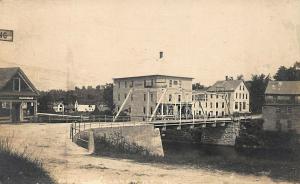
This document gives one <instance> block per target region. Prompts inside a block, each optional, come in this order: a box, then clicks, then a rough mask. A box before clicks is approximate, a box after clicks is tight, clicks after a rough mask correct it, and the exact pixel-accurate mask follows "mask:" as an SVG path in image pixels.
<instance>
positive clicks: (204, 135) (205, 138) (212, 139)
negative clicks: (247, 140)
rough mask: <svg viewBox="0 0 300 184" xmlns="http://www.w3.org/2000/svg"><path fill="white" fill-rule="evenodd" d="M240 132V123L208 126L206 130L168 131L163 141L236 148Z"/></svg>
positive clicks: (183, 129) (185, 129) (184, 128)
mask: <svg viewBox="0 0 300 184" xmlns="http://www.w3.org/2000/svg"><path fill="white" fill-rule="evenodd" d="M239 132H240V123H239V122H231V123H226V124H223V125H222V126H221V125H220V124H217V125H216V126H215V127H214V126H211V125H207V126H206V127H204V128H200V127H199V128H192V129H191V128H186V127H183V128H182V129H181V130H176V129H168V128H167V130H166V131H165V132H163V134H164V135H165V136H164V137H162V139H163V141H174V142H190V143H202V144H213V145H225V146H234V145H235V141H236V138H237V136H238V135H239Z"/></svg>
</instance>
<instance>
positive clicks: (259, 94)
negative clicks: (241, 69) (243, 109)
mask: <svg viewBox="0 0 300 184" xmlns="http://www.w3.org/2000/svg"><path fill="white" fill-rule="evenodd" d="M269 81H270V76H269V75H267V76H266V75H264V74H260V75H252V78H251V81H249V82H248V83H249V85H250V87H249V93H250V110H251V112H253V113H261V111H262V106H263V104H264V102H265V98H264V94H265V90H266V88H267V85H268V82H269Z"/></svg>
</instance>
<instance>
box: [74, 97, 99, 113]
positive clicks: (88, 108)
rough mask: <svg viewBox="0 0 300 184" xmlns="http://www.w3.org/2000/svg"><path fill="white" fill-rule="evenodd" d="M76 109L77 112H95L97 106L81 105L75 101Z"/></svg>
mask: <svg viewBox="0 0 300 184" xmlns="http://www.w3.org/2000/svg"><path fill="white" fill-rule="evenodd" d="M74 108H75V111H76V112H94V111H95V109H96V105H91V104H79V103H78V101H77V100H76V101H75V104H74Z"/></svg>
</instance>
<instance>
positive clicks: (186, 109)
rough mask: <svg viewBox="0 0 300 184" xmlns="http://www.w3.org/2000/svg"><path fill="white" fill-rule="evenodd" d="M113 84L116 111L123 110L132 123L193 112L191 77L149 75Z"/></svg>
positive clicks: (126, 78) (116, 80)
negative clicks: (154, 117) (133, 121)
mask: <svg viewBox="0 0 300 184" xmlns="http://www.w3.org/2000/svg"><path fill="white" fill-rule="evenodd" d="M113 82H114V88H113V100H114V104H115V112H118V111H119V110H120V109H121V111H123V112H124V113H126V114H128V115H130V116H131V119H132V120H134V119H135V120H146V119H150V117H151V116H152V115H153V116H154V114H155V115H156V116H160V117H161V118H164V117H167V116H170V117H178V118H179V116H180V115H181V116H182V117H183V116H185V117H187V116H188V115H191V113H192V112H191V108H192V78H190V77H178V76H168V75H146V76H136V77H124V78H114V79H113ZM155 110H156V111H155ZM138 116H139V117H138Z"/></svg>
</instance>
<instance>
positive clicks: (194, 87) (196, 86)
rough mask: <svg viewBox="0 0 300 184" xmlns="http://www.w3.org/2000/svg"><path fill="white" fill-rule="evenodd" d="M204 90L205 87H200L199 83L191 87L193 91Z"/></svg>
mask: <svg viewBox="0 0 300 184" xmlns="http://www.w3.org/2000/svg"><path fill="white" fill-rule="evenodd" d="M204 88H205V86H204V85H201V84H200V82H197V83H195V84H193V85H192V89H193V90H200V89H204Z"/></svg>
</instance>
